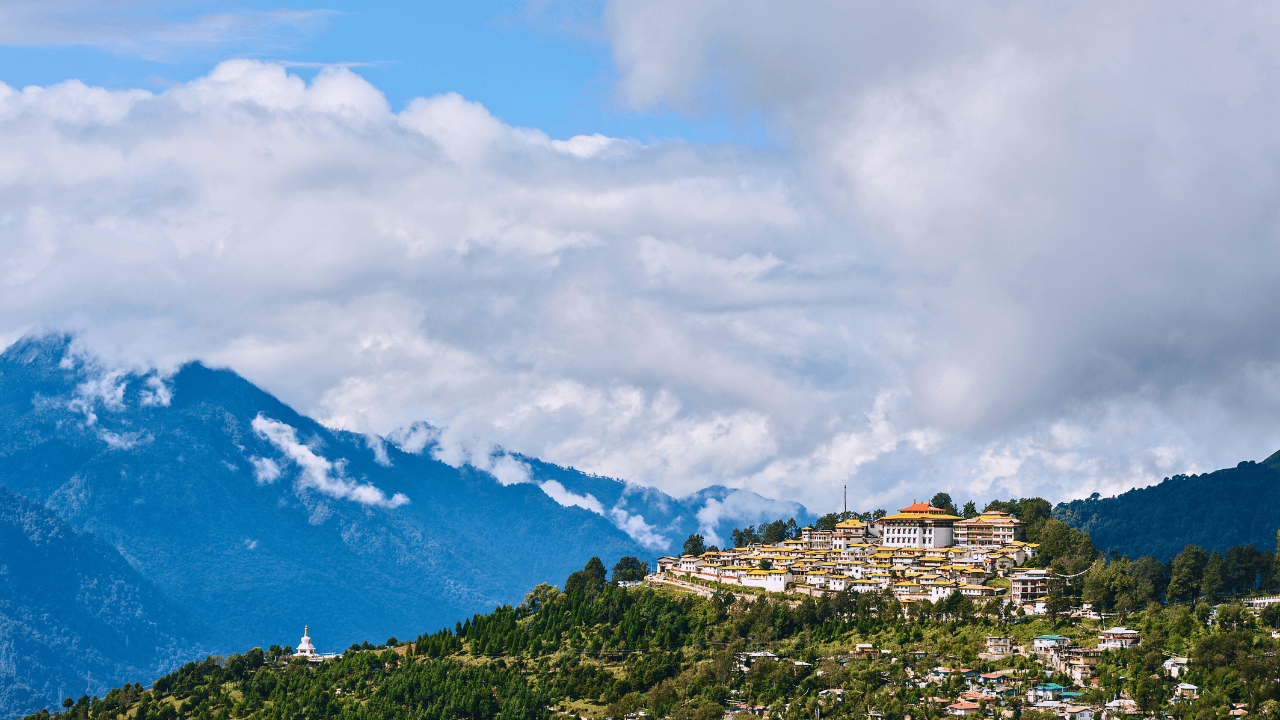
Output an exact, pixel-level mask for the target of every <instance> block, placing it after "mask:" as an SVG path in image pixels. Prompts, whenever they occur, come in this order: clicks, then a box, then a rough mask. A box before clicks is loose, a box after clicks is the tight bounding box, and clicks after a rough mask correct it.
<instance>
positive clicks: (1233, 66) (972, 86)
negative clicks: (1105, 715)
mask: <svg viewBox="0 0 1280 720" xmlns="http://www.w3.org/2000/svg"><path fill="white" fill-rule="evenodd" d="M1278 69H1280V11H1277V10H1275V8H1274V7H1273V6H1270V5H1268V4H1265V3H1249V2H1223V3H1212V4H1205V3H1186V2H1176V1H1174V2H1158V3H1157V2H1119V3H1117V2H1087V1H1086V2H1072V3H1042V4H1036V5H1034V6H1021V5H1018V4H1012V3H1007V2H987V3H983V2H975V3H966V4H964V5H957V4H954V3H939V2H934V3H923V2H899V3H891V4H886V3H870V2H831V3H823V2H814V3H805V4H802V5H794V4H787V5H784V4H765V3H759V4H756V3H742V2H720V1H718V0H707V1H706V2H700V3H681V2H667V1H665V0H648V1H646V2H623V1H619V2H602V3H583V4H573V3H552V2H534V3H519V2H513V3H489V4H486V3H467V4H457V3H454V4H444V3H388V2H382V3H378V2H363V3H315V4H291V3H284V4H281V3H271V4H266V3H252V2H247V3H241V4H236V5H229V4H220V3H204V2H194V1H193V2H160V1H159V0H154V1H152V2H149V3H138V2H131V3H115V2H63V3H59V2H40V3H37V2H26V1H25V0H18V1H16V2H9V3H5V4H4V6H3V7H0V81H2V82H3V83H5V86H4V87H3V88H0V243H3V245H4V247H5V250H6V252H5V254H4V257H3V264H0V282H3V283H4V291H3V292H0V340H4V341H6V342H7V341H12V340H15V339H17V338H18V337H21V336H22V335H23V334H25V333H29V332H39V331H45V330H55V331H69V332H73V333H76V334H77V335H78V337H79V338H80V339H81V342H83V343H84V344H85V345H86V347H88V348H90V349H92V351H94V352H96V353H98V354H100V355H101V356H102V357H103V358H104V359H105V361H106V362H110V363H117V364H122V365H136V366H157V367H161V368H173V367H175V366H176V365H177V364H178V363H181V362H184V361H188V360H192V359H199V360H202V361H204V362H206V363H208V364H212V365H218V366H226V367H230V368H233V369H235V370H236V371H238V372H240V373H241V374H243V375H245V376H246V377H248V378H249V379H250V380H252V381H254V382H256V383H258V384H259V385H261V386H262V387H264V388H265V389H267V390H268V391H270V392H272V393H274V394H276V395H278V396H279V397H281V398H282V399H284V400H285V401H286V402H288V403H290V404H291V405H293V406H294V407H295V408H297V409H298V410H300V411H302V412H304V413H307V414H310V415H312V416H314V417H317V418H318V419H320V420H322V421H323V422H325V423H327V424H329V425H331V426H334V427H339V428H345V429H350V430H353V431H357V432H362V433H370V434H379V435H391V436H395V435H396V434H397V432H401V433H403V432H404V431H403V430H402V429H403V428H407V427H410V426H412V424H413V423H415V422H419V421H425V422H428V423H431V424H432V425H434V426H436V427H438V428H440V444H439V447H438V448H437V452H438V453H439V457H441V459H444V460H445V461H447V462H451V463H455V464H457V463H462V462H468V461H471V462H480V463H481V464H483V463H484V462H485V460H484V459H485V458H488V457H489V456H490V455H491V454H492V453H493V452H494V449H495V448H505V449H507V450H510V451H514V452H519V453H524V454H526V455H531V456H536V457H540V458H542V459H545V460H548V461H551V462H556V463H559V464H563V465H572V466H574V467H577V468H579V469H582V470H585V471H589V472H594V473H598V474H601V475H606V476H611V477H618V478H623V479H626V480H628V481H632V482H636V483H640V484H644V485H651V486H654V487H658V488H660V489H662V490H664V491H666V492H669V493H672V494H675V495H682V494H685V493H688V492H692V491H694V490H697V489H699V488H702V487H704V486H707V485H711V484H723V485H727V486H730V487H735V488H745V489H749V490H753V491H755V492H758V493H761V494H762V495H766V496H768V497H773V498H780V499H785V500H798V501H800V502H803V503H805V504H806V505H807V506H809V508H810V509H812V510H814V511H817V512H826V511H829V510H833V509H836V508H837V507H838V505H839V503H840V502H841V491H842V487H843V486H845V485H847V486H848V489H849V503H850V505H851V506H852V507H854V508H857V509H871V508H877V507H880V508H895V507H901V506H903V505H906V504H907V503H909V502H911V501H913V500H916V499H927V498H928V497H931V496H932V495H933V493H935V492H938V491H946V492H949V493H950V494H951V495H952V496H953V498H955V499H957V500H958V501H960V502H963V501H965V500H969V499H973V500H976V501H978V502H979V504H980V505H981V504H982V503H983V502H985V501H987V500H990V499H993V498H1005V499H1007V498H1010V497H1027V496H1041V497H1045V498H1047V499H1049V500H1051V501H1053V502H1058V501H1064V500H1070V499H1072V498H1076V497H1084V496H1087V495H1089V494H1091V493H1093V492H1100V493H1102V494H1104V495H1109V494H1113V493H1117V492H1123V491H1125V490H1128V489H1130V488H1132V487H1141V486H1145V485H1149V484H1152V483H1156V482H1159V481H1160V480H1161V479H1162V478H1164V477H1167V476H1170V475H1174V474H1178V473H1196V472H1205V471H1209V470H1213V469H1217V468H1220V467H1228V466H1233V465H1235V464H1236V463H1237V462H1239V461H1241V460H1261V459H1262V458H1264V457H1266V456H1268V455H1270V454H1271V453H1272V452H1274V451H1275V450H1277V449H1280V341H1278V340H1277V333H1276V329H1277V328H1278V327H1280V322H1278V321H1280V297H1277V296H1278V295H1280V282H1277V281H1278V280H1280V262H1278V261H1280V257H1278V256H1280V252H1278V250H1280V243H1278V236H1277V230H1278V228H1277V217H1276V208H1278V207H1280V203H1278V202H1277V199H1278V198H1277V190H1278V187H1277V184H1278V178H1280V172H1278V171H1280V164H1278V162H1280V139H1278V136H1277V133H1276V131H1275V128H1276V127H1277V121H1278V120H1280V93H1278V90H1280V82H1278V81H1280V70H1278Z"/></svg>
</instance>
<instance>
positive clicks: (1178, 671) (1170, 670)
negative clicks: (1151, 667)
mask: <svg viewBox="0 0 1280 720" xmlns="http://www.w3.org/2000/svg"><path fill="white" fill-rule="evenodd" d="M1160 668H1161V669H1162V670H1164V674H1165V675H1168V676H1169V677H1171V678H1177V677H1181V676H1182V675H1184V674H1186V672H1187V659H1186V658H1184V657H1171V658H1169V659H1168V660H1165V661H1164V662H1163V663H1161V665H1160Z"/></svg>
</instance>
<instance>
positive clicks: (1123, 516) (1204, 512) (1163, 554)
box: [1053, 453, 1280, 560]
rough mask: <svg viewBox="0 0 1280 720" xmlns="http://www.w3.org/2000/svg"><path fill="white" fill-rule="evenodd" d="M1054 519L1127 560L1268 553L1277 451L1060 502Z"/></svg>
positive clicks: (1277, 505)
mask: <svg viewBox="0 0 1280 720" xmlns="http://www.w3.org/2000/svg"><path fill="white" fill-rule="evenodd" d="M1053 516H1054V517H1055V518H1057V519H1059V520H1061V521H1062V522H1064V523H1066V524H1068V525H1070V526H1071V527H1074V528H1076V529H1078V530H1083V531H1084V532H1086V533H1088V534H1089V536H1090V537H1092V538H1093V542H1094V545H1096V546H1097V547H1098V549H1099V550H1102V551H1103V552H1110V551H1111V550H1117V551H1119V553H1120V554H1122V555H1128V556H1129V557H1132V558H1137V557H1140V556H1143V555H1152V556H1154V557H1156V558H1157V559H1160V560H1167V559H1169V558H1172V557H1173V556H1174V555H1177V554H1178V553H1179V552H1180V551H1181V550H1182V549H1183V547H1185V546H1187V545H1198V546H1200V547H1202V548H1205V549H1206V550H1221V551H1226V550H1227V548H1229V547H1231V546H1233V545H1249V544H1253V545H1254V546H1256V547H1257V548H1258V549H1259V550H1271V549H1274V548H1275V546H1276V530H1277V529H1278V528H1280V453H1276V454H1275V455H1272V456H1271V457H1269V458H1267V459H1266V460H1264V461H1263V462H1261V463H1256V462H1251V461H1246V462H1242V463H1240V464H1239V465H1237V466H1236V467H1234V468H1228V469H1225V470H1218V471H1216V472H1211V473H1205V474H1203V475H1175V476H1174V477H1171V478H1165V480H1164V481H1163V482H1161V483H1159V484H1158V485H1153V486H1151V487H1147V488H1138V489H1134V490H1130V491H1129V492H1126V493H1123V494H1121V495H1117V496H1115V497H1109V498H1104V497H1099V496H1098V495H1097V494H1094V495H1093V496H1092V497H1089V498H1087V499H1085V500H1074V501H1072V502H1070V503H1060V504H1059V505H1058V506H1057V507H1056V508H1054V510H1053Z"/></svg>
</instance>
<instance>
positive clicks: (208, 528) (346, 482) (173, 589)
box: [0, 335, 806, 709]
mask: <svg viewBox="0 0 1280 720" xmlns="http://www.w3.org/2000/svg"><path fill="white" fill-rule="evenodd" d="M73 345H74V343H73V339H72V338H71V337H69V336H65V335H55V336H48V335H46V336H39V337H28V338H23V339H22V340H20V341H18V342H16V343H14V344H13V345H11V346H10V347H9V348H7V349H6V350H5V351H4V352H3V353H0V485H4V486H6V487H7V488H8V490H9V491H10V492H12V493H16V494H18V495H21V496H22V497H24V498H26V499H28V500H30V501H31V502H33V503H36V504H38V505H39V506H43V508H44V509H45V510H47V511H48V512H49V513H51V514H55V515H56V516H57V517H58V518H59V519H60V521H62V522H64V523H66V524H68V525H69V526H74V527H75V528H78V531H79V532H83V533H86V534H88V535H91V536H93V538H95V539H96V541H99V542H101V543H102V544H103V545H104V546H107V547H109V548H111V549H113V551H114V552H115V553H117V554H118V556H119V557H120V558H122V559H123V561H125V562H126V563H127V564H128V565H129V566H130V567H131V568H133V569H134V570H135V571H136V572H137V574H138V575H139V576H140V577H142V578H143V579H145V580H146V581H147V582H149V583H151V584H152V585H153V586H154V587H155V588H156V590H157V591H158V592H159V593H161V594H162V595H163V596H164V597H165V598H167V599H168V600H169V601H171V602H172V603H173V604H174V605H175V606H178V607H181V608H182V609H184V611H185V612H186V613H187V614H188V616H190V617H197V618H200V623H203V624H204V625H206V626H207V628H208V632H207V644H206V645H205V646H202V647H204V650H202V652H204V651H208V652H215V653H216V652H221V651H230V650H233V649H238V648H244V647H251V646H253V645H261V644H270V643H278V644H281V645H285V644H292V643H294V642H296V638H297V637H298V635H299V634H300V633H301V630H302V626H303V625H304V624H307V625H310V627H311V629H312V634H313V636H314V638H315V642H316V645H317V646H318V648H319V649H321V650H327V651H334V650H340V649H342V648H344V647H346V645H348V644H350V643H352V642H359V641H365V640H368V639H370V638H379V637H389V636H392V635H396V634H401V635H403V634H404V633H408V632H421V631H422V630H424V629H431V628H436V627H440V626H442V625H446V624H451V623H452V622H453V619H454V618H457V617H465V616H467V615H470V614H472V613H473V612H477V611H481V610H487V609H490V608H492V607H495V606H500V605H503V604H505V603H518V602H519V600H520V599H521V598H522V597H523V595H524V593H525V592H526V591H527V588H529V587H532V586H534V585H537V584H538V583H540V582H550V583H556V584H558V583H561V582H563V580H564V578H565V577H567V576H568V575H569V573H571V572H573V571H574V570H577V569H579V568H581V567H582V566H583V565H584V563H585V561H586V560H587V558H588V557H590V556H593V555H599V556H600V557H601V558H603V559H604V560H605V561H606V562H607V563H609V564H612V563H613V562H614V561H616V560H617V559H618V558H620V557H622V556H636V557H641V558H645V557H648V558H653V557H655V555H656V554H658V553H657V552H656V550H655V549H654V546H653V545H652V544H650V545H645V544H643V543H642V542H640V541H639V540H637V538H636V537H634V536H633V535H631V534H628V533H627V532H624V530H623V529H620V527H619V525H627V524H629V526H628V527H629V529H632V530H633V531H634V530H635V529H636V528H637V527H638V528H639V529H640V530H642V531H644V532H652V533H662V534H664V535H665V539H666V540H668V541H670V542H671V543H673V544H674V545H675V546H676V547H678V546H679V543H680V542H682V541H683V538H684V536H685V535H687V534H688V532H692V531H694V530H696V529H697V528H699V527H701V525H700V524H699V523H700V521H699V520H698V518H697V515H698V513H699V512H700V511H703V510H705V509H706V508H707V506H708V503H710V502H712V501H714V502H717V503H718V502H720V500H717V499H716V498H721V499H724V498H728V497H735V496H736V497H739V498H744V497H745V498H747V499H748V500H751V497H752V495H751V494H749V493H744V492H743V491H733V490H728V489H718V490H710V491H708V492H704V493H703V494H702V495H699V494H698V493H693V494H691V495H690V496H688V497H687V498H684V499H679V500H678V499H675V498H670V497H669V496H666V495H665V494H663V493H661V492H660V491H657V490H654V489H652V488H643V487H640V486H635V485H633V484H630V483H625V482H622V481H616V480H612V479H602V478H597V477H595V476H588V475H585V474H583V473H579V472H577V471H575V470H572V469H571V468H560V467H559V466H552V465H551V464H548V463H542V462H541V461H537V460H536V459H533V458H523V456H520V457H521V458H523V459H522V460H520V461H522V462H525V463H527V467H528V469H529V476H530V477H529V478H528V482H507V483H504V482H502V481H500V480H499V479H498V478H497V477H496V476H495V475H494V474H493V473H491V472H489V471H486V470H482V469H480V468H477V467H475V466H473V465H462V466H458V467H454V466H451V465H449V464H446V463H444V462H442V461H440V460H438V459H437V458H436V457H435V456H434V454H433V453H432V452H431V451H432V446H431V445H430V443H427V444H425V445H424V446H422V447H419V448H416V450H417V451H416V452H408V451H406V450H405V449H404V448H403V447H402V446H401V445H400V444H397V443H396V442H393V441H385V442H382V443H381V445H379V443H377V442H371V440H370V438H369V437H367V436H365V435H360V434H357V433H352V432H347V431H343V430H336V429H332V428H327V427H325V426H324V425H322V424H320V423H319V422H316V421H315V420H312V419H310V418H308V417H306V416H305V415H302V414H301V413H298V412H296V411H294V410H293V409H292V408H290V407H289V406H288V405H287V404H285V403H283V402H281V401H280V400H278V399H277V398H275V397H274V396H272V395H271V394H270V393H268V392H266V391H265V390H263V389H261V388H258V387H257V386H255V385H253V384H252V383H250V382H249V381H247V380H245V379H244V378H242V377H240V376H239V375H237V374H236V373H234V372H233V371H231V370H227V369H219V368H210V367H207V366H205V365H204V364H202V363H199V362H191V363H187V364H184V365H182V366H181V367H179V368H177V369H176V370H175V371H174V372H172V373H168V374H161V373H159V372H156V371H154V370H132V371H123V370H113V369H104V368H103V367H101V366H99V365H98V364H97V363H96V361H95V359H94V358H93V357H92V356H89V355H87V354H86V353H84V352H82V351H80V350H77V349H76V348H75V347H74V346H73ZM411 447H412V446H411ZM506 457H507V458H508V459H513V458H514V457H515V456H506ZM499 459H502V458H499ZM551 480H555V481H556V482H557V483H559V484H560V485H561V488H560V489H561V490H563V491H564V492H565V493H570V494H573V495H574V496H575V497H576V498H580V499H581V501H579V500H576V499H575V497H569V498H553V496H552V494H551V492H550V491H548V490H547V489H546V488H545V487H544V486H545V485H546V483H547V482H549V481H551ZM554 489H555V488H552V490H554ZM593 493H594V494H593ZM754 497H755V498H757V499H758V500H751V502H754V503H756V505H757V506H758V507H755V508H754V510H755V511H757V514H759V513H764V515H763V517H768V518H769V519H776V518H777V516H778V515H783V516H786V513H801V515H800V517H801V519H803V518H804V517H806V515H804V514H803V513H804V512H805V511H804V508H803V506H800V505H798V504H795V503H778V502H777V501H769V500H767V499H763V498H758V496H754ZM575 502H576V503H577V504H575ZM739 504H740V505H743V507H746V506H747V505H750V503H749V502H746V501H742V502H740V503H739ZM712 510H716V506H712ZM778 510H782V511H785V512H776V511H778ZM750 515H751V513H745V514H744V518H745V519H744V524H746V523H750V522H755V521H756V519H755V518H754V517H748V516H750ZM729 519H732V518H729ZM719 520H720V522H722V523H723V522H727V520H726V519H725V518H719ZM646 527H647V528H650V529H649V530H645V528H646ZM686 531H687V532H686ZM682 533H683V534H682ZM640 536H641V537H644V535H643V534H642V533H640ZM3 599H4V598H0V600H3ZM197 624H199V623H197ZM193 627H194V626H193ZM194 657H195V656H194V655H193V656H192V658H188V659H193V658H194ZM134 679H138V680H144V681H146V680H148V679H149V678H146V677H137V678H134ZM58 699H60V698H53V700H58ZM0 709H10V708H5V707H4V704H3V703H0Z"/></svg>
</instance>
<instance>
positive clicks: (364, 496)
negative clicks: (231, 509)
mask: <svg viewBox="0 0 1280 720" xmlns="http://www.w3.org/2000/svg"><path fill="white" fill-rule="evenodd" d="M251 425H252V427H253V431H254V432H255V433H257V434H258V436H259V437H261V438H263V439H264V440H267V441H268V442H270V443H271V444H272V445H274V446H275V447H276V449H277V450H279V451H280V452H282V453H284V456H285V457H287V458H288V459H289V460H291V461H293V462H294V463H295V464H296V465H297V466H298V468H299V469H300V470H301V472H299V473H298V481H297V484H298V487H299V488H310V489H313V490H316V491H317V492H320V493H321V494H323V495H328V496H329V497H332V498H337V499H339V500H352V501H354V502H358V503H360V504H361V505H374V506H378V507H385V508H397V507H400V506H401V505H404V504H405V503H407V502H409V498H408V497H406V496H405V495H404V494H403V493H396V494H395V495H393V496H391V498H390V499H387V496H386V493H384V492H382V491H381V490H379V489H378V488H376V487H374V486H372V485H369V484H361V483H357V482H354V481H352V480H349V479H347V478H345V477H342V472H341V469H340V468H338V467H336V466H335V464H334V463H332V462H330V461H329V460H327V459H325V458H323V457H321V456H319V455H317V454H316V453H315V452H314V451H313V450H312V449H311V448H309V447H307V446H306V445H304V444H302V443H300V442H298V433H297V431H296V430H294V429H293V428H292V427H290V426H289V425H286V424H284V423H282V422H279V421H278V420H272V419H270V418H267V417H264V416H262V415H258V416H257V417H255V418H254V419H253V422H252V423H251ZM267 462H271V461H267ZM253 464H254V474H255V476H256V477H257V478H258V482H259V484H262V483H264V482H267V483H269V482H273V481H274V478H275V477H279V474H280V469H279V466H277V465H275V463H274V462H271V464H270V465H267V464H266V462H263V461H261V459H260V458H254V463H253ZM272 473H274V476H273V475H272ZM267 478H270V479H267ZM323 507H324V505H323V504H321V505H320V506H318V507H317V508H316V510H315V512H314V513H313V516H312V522H313V523H314V524H319V523H321V522H323V521H324V518H325V517H328V514H329V513H328V511H327V510H326V511H325V512H324V513H323V514H322V515H318V514H320V513H321V508H323ZM317 517H318V518H319V519H317Z"/></svg>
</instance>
